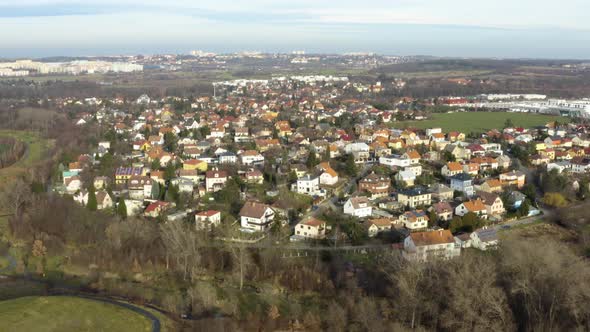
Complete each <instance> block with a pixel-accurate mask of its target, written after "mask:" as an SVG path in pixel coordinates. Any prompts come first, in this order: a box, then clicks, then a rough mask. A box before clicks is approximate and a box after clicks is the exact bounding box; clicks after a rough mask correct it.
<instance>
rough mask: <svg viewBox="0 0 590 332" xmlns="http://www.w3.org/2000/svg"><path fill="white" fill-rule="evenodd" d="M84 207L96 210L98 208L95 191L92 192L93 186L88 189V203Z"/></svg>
mask: <svg viewBox="0 0 590 332" xmlns="http://www.w3.org/2000/svg"><path fill="white" fill-rule="evenodd" d="M86 208H87V209H88V210H90V211H96V209H97V208H98V202H97V201H96V193H95V192H94V187H92V188H90V189H88V203H87V204H86Z"/></svg>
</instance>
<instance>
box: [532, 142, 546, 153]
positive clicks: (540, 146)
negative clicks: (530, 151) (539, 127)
mask: <svg viewBox="0 0 590 332" xmlns="http://www.w3.org/2000/svg"><path fill="white" fill-rule="evenodd" d="M545 149H547V145H545V143H543V142H541V143H536V144H535V150H537V151H541V150H545Z"/></svg>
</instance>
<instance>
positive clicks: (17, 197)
mask: <svg viewBox="0 0 590 332" xmlns="http://www.w3.org/2000/svg"><path fill="white" fill-rule="evenodd" d="M30 199H31V188H30V186H29V184H28V183H26V182H25V181H24V180H23V179H21V178H17V179H15V180H13V181H9V182H8V184H7V185H6V186H3V189H2V192H0V206H1V207H2V208H4V209H7V210H8V211H9V212H10V213H11V214H14V216H15V217H18V216H19V214H20V212H21V210H22V208H23V207H24V206H25V204H26V203H27V202H28V201H29V200H30Z"/></svg>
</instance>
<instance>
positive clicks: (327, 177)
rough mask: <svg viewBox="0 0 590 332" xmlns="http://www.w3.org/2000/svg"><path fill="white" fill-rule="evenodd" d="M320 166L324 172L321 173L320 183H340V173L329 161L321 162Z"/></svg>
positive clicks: (329, 184)
mask: <svg viewBox="0 0 590 332" xmlns="http://www.w3.org/2000/svg"><path fill="white" fill-rule="evenodd" d="M320 168H321V169H322V170H323V173H322V174H321V175H320V184H325V185H328V186H333V185H335V184H336V183H338V173H336V171H335V170H334V169H333V168H332V167H330V164H329V163H328V162H323V163H320Z"/></svg>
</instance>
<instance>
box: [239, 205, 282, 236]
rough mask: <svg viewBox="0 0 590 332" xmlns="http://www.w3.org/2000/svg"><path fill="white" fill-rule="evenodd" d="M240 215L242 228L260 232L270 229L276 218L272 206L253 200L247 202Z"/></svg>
mask: <svg viewBox="0 0 590 332" xmlns="http://www.w3.org/2000/svg"><path fill="white" fill-rule="evenodd" d="M239 215H240V224H241V226H242V228H244V229H249V230H254V231H259V232H264V231H266V230H268V229H269V228H270V226H271V224H272V222H273V221H274V218H275V213H274V211H273V209H272V208H271V207H270V206H268V205H266V204H263V203H259V202H253V201H248V202H246V204H244V206H243V207H242V209H241V210H240V214H239Z"/></svg>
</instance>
